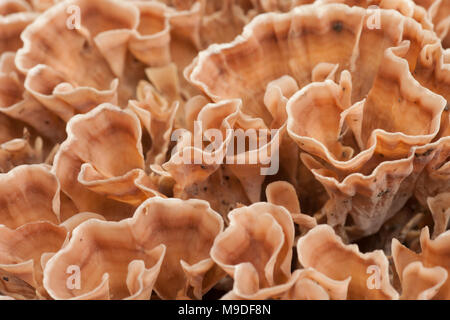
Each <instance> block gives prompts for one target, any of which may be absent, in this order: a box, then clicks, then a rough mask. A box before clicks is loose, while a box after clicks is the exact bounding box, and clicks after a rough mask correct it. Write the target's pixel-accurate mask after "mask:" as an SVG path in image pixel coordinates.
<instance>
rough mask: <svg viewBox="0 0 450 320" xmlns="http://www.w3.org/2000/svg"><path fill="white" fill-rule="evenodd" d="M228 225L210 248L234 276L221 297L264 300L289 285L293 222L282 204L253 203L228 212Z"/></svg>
mask: <svg viewBox="0 0 450 320" xmlns="http://www.w3.org/2000/svg"><path fill="white" fill-rule="evenodd" d="M228 218H229V221H230V224H229V226H228V227H227V229H226V230H225V232H223V233H222V234H220V235H219V236H218V237H217V238H216V240H215V242H214V246H213V247H212V249H211V257H212V259H213V260H214V261H215V262H216V263H217V264H218V265H219V266H220V267H221V268H222V269H223V270H225V271H226V272H227V273H228V274H229V275H230V276H231V277H232V278H233V279H234V288H233V290H232V291H231V292H230V293H228V294H227V295H226V296H225V297H224V298H227V299H231V298H240V299H267V298H269V297H277V296H280V295H281V294H282V293H284V292H285V291H287V289H289V288H290V287H291V286H292V282H293V281H292V280H291V260H292V246H293V244H294V224H293V221H292V217H291V215H290V213H289V212H288V211H287V209H285V208H284V207H281V206H277V205H274V204H270V203H263V202H260V203H255V204H253V205H251V206H249V207H241V208H238V209H235V210H233V211H231V212H230V213H229V214H228Z"/></svg>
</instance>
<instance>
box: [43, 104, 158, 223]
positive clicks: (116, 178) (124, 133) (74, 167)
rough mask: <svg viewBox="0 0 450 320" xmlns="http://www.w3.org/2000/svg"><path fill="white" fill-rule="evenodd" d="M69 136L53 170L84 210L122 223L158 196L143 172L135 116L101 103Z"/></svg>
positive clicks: (75, 124) (69, 129)
mask: <svg viewBox="0 0 450 320" xmlns="http://www.w3.org/2000/svg"><path fill="white" fill-rule="evenodd" d="M67 135H68V138H67V140H66V141H65V142H64V143H63V144H62V145H61V147H60V148H59V150H58V153H57V154H56V156H55V160H54V165H53V169H52V170H53V172H54V173H55V174H56V176H57V177H58V179H59V181H60V183H61V189H62V190H63V191H64V192H65V193H66V194H67V195H68V196H69V197H70V199H71V200H72V201H73V202H74V203H75V205H76V207H77V208H78V210H79V211H90V212H95V213H99V214H103V215H104V216H105V217H107V218H108V219H113V220H117V219H121V218H126V217H130V216H131V214H132V211H133V208H134V206H137V205H139V204H140V203H141V202H142V201H144V200H145V199H146V198H148V197H149V196H153V195H157V194H159V193H158V192H157V191H156V189H155V190H153V189H152V188H153V187H154V186H153V182H152V181H150V179H149V178H148V176H147V175H146V174H145V172H144V157H143V154H142V144H141V127H140V124H139V120H138V119H137V117H136V116H135V115H134V114H133V113H132V112H130V111H123V110H120V109H119V108H118V107H115V106H113V105H110V104H104V105H100V106H98V107H97V108H95V109H94V110H92V111H91V112H89V113H87V114H85V115H78V116H75V117H73V118H72V119H71V121H70V122H69V123H68V125H67ZM124 155H126V156H124ZM69 172H70V174H68V173H69Z"/></svg>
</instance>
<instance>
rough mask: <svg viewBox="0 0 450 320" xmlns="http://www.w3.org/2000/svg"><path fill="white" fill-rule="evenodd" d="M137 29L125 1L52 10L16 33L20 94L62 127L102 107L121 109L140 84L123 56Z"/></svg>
mask: <svg viewBox="0 0 450 320" xmlns="http://www.w3.org/2000/svg"><path fill="white" fill-rule="evenodd" d="M138 23H139V11H138V9H137V8H136V7H135V6H133V5H131V4H129V3H128V2H126V1H113V0H99V1H88V0H74V1H64V2H60V3H58V4H56V5H54V6H53V7H51V8H50V9H49V10H47V11H45V12H44V13H43V14H41V15H40V16H39V18H38V20H36V21H35V22H34V23H32V24H30V25H29V26H28V27H27V28H26V30H25V31H24V32H23V33H22V39H23V41H24V46H23V48H21V49H20V50H19V51H18V52H17V56H16V65H17V67H18V69H19V70H20V71H21V72H23V73H24V74H26V79H25V89H26V90H27V91H28V92H29V93H31V94H32V95H33V96H34V97H35V98H36V99H37V100H38V101H40V102H41V103H42V104H43V105H44V106H45V107H46V108H48V110H50V111H51V112H53V113H54V114H55V115H57V116H59V117H60V118H61V119H63V120H65V121H68V120H69V119H70V117H72V116H73V115H74V114H77V113H85V112H87V111H89V110H91V109H92V108H94V107H95V106H97V105H98V104H100V103H102V102H111V103H117V102H118V101H121V102H122V105H126V101H127V99H128V98H129V97H131V96H133V95H134V91H135V90H134V88H135V86H136V84H137V81H138V80H139V79H142V78H143V72H139V70H140V68H136V62H132V61H131V60H130V59H131V58H130V56H129V54H127V52H128V51H127V48H128V41H129V39H130V37H131V35H132V33H133V31H135V29H136V27H137V25H138ZM127 62H129V63H128V64H127ZM125 65H126V68H125ZM119 80H120V83H119Z"/></svg>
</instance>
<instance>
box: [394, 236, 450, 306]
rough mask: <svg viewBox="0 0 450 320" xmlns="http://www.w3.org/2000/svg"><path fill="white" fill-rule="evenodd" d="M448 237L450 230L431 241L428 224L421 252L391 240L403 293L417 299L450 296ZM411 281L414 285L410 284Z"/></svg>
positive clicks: (422, 237) (449, 248)
mask: <svg viewBox="0 0 450 320" xmlns="http://www.w3.org/2000/svg"><path fill="white" fill-rule="evenodd" d="M449 238H450V231H446V232H445V233H442V234H441V235H439V236H438V237H437V238H436V239H434V240H431V239H430V232H429V230H428V227H425V228H424V229H422V232H421V234H420V245H421V247H422V252H421V253H415V252H413V251H411V250H410V249H408V248H406V247H405V246H403V245H402V244H400V242H399V241H398V240H396V239H394V240H393V241H392V257H393V259H394V263H395V269H396V271H397V274H398V276H399V278H400V281H401V282H402V287H403V292H402V296H404V297H406V298H409V297H412V298H417V299H425V298H426V299H438V300H439V299H444V300H448V299H450V281H449V279H448V274H449V272H450V259H449V250H450V241H449ZM414 275H415V277H414ZM412 277H414V278H413V279H414V280H413V279H412ZM412 281H414V284H411V282H412Z"/></svg>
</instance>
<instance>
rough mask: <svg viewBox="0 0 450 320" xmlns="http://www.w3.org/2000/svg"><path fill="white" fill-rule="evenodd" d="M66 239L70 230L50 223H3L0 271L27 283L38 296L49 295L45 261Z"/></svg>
mask: <svg viewBox="0 0 450 320" xmlns="http://www.w3.org/2000/svg"><path fill="white" fill-rule="evenodd" d="M66 238H67V229H66V228H64V227H60V226H57V225H55V224H53V223H50V222H30V223H27V224H24V225H22V226H20V227H19V228H17V229H10V228H8V227H6V226H0V252H2V254H1V256H0V270H4V271H7V272H9V273H11V274H12V275H13V276H15V277H17V278H18V279H20V280H22V281H24V282H26V284H28V285H29V286H31V287H33V288H34V290H35V292H36V294H37V296H39V297H46V296H47V294H46V292H45V290H44V289H43V287H42V269H43V266H44V265H45V263H43V262H44V261H45V258H46V257H47V256H48V255H49V254H52V253H55V252H57V251H58V250H59V249H61V247H62V246H63V244H64V242H65V240H66ZM24 287H27V286H25V285H24ZM11 293H12V294H14V293H20V290H19V292H11ZM13 296H14V295H13Z"/></svg>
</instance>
